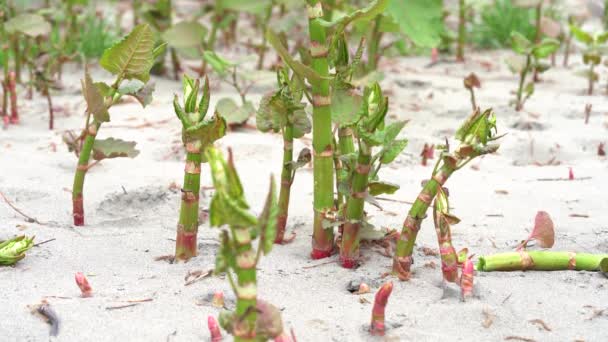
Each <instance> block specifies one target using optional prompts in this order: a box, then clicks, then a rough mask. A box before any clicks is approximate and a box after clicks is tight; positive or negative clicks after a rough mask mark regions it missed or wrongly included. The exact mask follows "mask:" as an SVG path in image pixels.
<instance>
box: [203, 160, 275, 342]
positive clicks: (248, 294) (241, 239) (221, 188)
mask: <svg viewBox="0 0 608 342" xmlns="http://www.w3.org/2000/svg"><path fill="white" fill-rule="evenodd" d="M206 156H207V159H208V161H209V166H210V167H211V174H212V178H213V184H214V186H215V193H214V195H213V199H212V200H211V205H210V216H209V220H210V223H211V226H213V227H224V228H223V229H222V232H221V243H220V249H219V251H218V253H217V256H216V262H215V274H221V273H226V276H227V278H228V281H229V282H230V286H231V287H232V290H233V291H234V293H235V295H236V298H237V300H236V310H235V311H234V312H222V313H221V314H220V325H221V326H222V327H223V328H224V329H225V330H226V331H228V332H229V333H230V334H232V335H233V336H234V339H235V341H259V340H266V339H270V338H275V337H277V336H279V335H280V334H281V333H282V332H283V325H282V321H281V318H280V311H279V310H278V309H277V308H276V307H274V306H272V305H271V304H269V303H266V302H264V301H261V300H258V298H257V272H256V266H257V265H258V262H259V260H260V258H261V256H262V254H268V253H269V252H270V251H271V249H272V246H273V244H274V238H275V234H276V218H277V213H278V205H277V199H276V194H275V192H276V191H275V185H274V180H273V179H272V178H271V182H270V189H269V192H268V196H267V198H266V203H265V205H264V209H263V210H262V213H261V214H260V216H259V217H257V218H256V217H255V216H253V215H252V214H251V213H250V212H249V205H248V204H247V201H246V200H245V195H244V191H243V187H242V185H241V181H240V179H239V176H238V174H237V172H236V168H235V166H234V162H233V159H232V154H230V155H229V157H228V161H226V160H225V159H224V157H223V156H222V154H221V152H220V151H219V150H217V149H215V148H209V149H208V150H207V153H206ZM256 238H257V239H258V241H257V244H258V246H257V250H255V249H254V248H253V240H254V239H256ZM235 276H236V280H235V279H234V277H235Z"/></svg>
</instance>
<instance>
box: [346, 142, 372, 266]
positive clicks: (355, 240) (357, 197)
mask: <svg viewBox="0 0 608 342" xmlns="http://www.w3.org/2000/svg"><path fill="white" fill-rule="evenodd" d="M371 160H372V157H371V147H369V146H367V144H366V143H365V142H364V141H363V140H359V156H358V158H357V167H356V168H355V170H354V173H353V178H352V185H351V193H350V196H349V197H348V201H347V203H346V212H345V215H344V218H345V221H346V222H345V223H344V230H343V232H342V245H341V247H340V263H341V264H342V267H344V268H353V267H355V266H356V265H357V263H358V259H359V244H360V240H361V236H360V228H361V222H362V221H363V215H364V207H365V196H366V195H367V182H368V177H369V171H370V169H371Z"/></svg>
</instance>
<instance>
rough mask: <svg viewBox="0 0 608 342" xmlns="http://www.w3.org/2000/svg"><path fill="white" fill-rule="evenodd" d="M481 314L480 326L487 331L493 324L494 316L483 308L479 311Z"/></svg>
mask: <svg viewBox="0 0 608 342" xmlns="http://www.w3.org/2000/svg"><path fill="white" fill-rule="evenodd" d="M481 314H482V315H483V322H481V326H482V327H484V328H486V329H488V328H489V327H491V326H492V324H494V319H495V318H496V315H495V314H494V313H492V312H491V311H490V309H488V308H484V309H483V310H481Z"/></svg>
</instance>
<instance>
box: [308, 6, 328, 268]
mask: <svg viewBox="0 0 608 342" xmlns="http://www.w3.org/2000/svg"><path fill="white" fill-rule="evenodd" d="M308 12H309V21H308V23H309V26H308V30H309V35H310V43H311V48H310V53H311V57H312V62H311V64H312V68H313V69H314V70H315V71H316V72H317V74H319V76H321V78H322V80H321V81H320V82H318V83H315V84H313V86H312V93H313V103H312V104H313V113H312V116H313V118H312V120H313V123H312V131H313V137H312V145H313V177H314V188H313V192H314V200H313V206H314V223H313V224H314V231H313V237H312V253H311V257H312V258H313V259H321V258H326V257H329V256H330V255H331V253H332V251H333V244H334V233H333V228H331V227H330V228H327V229H326V228H324V227H323V221H324V220H325V218H326V217H327V216H328V215H329V214H330V213H331V211H332V209H333V201H334V194H333V180H334V168H333V148H332V131H331V106H330V105H331V97H330V90H329V89H330V79H329V63H328V58H327V57H328V49H327V46H326V43H327V42H326V32H325V27H324V26H323V24H322V17H323V9H322V2H321V1H320V0H309V5H308Z"/></svg>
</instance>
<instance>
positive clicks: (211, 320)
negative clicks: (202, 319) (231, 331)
mask: <svg viewBox="0 0 608 342" xmlns="http://www.w3.org/2000/svg"><path fill="white" fill-rule="evenodd" d="M207 326H208V327H209V333H210V334H211V342H220V341H221V340H222V332H221V331H220V326H219V324H218V323H217V320H216V319H215V317H213V316H211V315H209V317H207Z"/></svg>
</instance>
